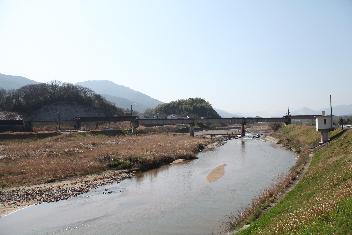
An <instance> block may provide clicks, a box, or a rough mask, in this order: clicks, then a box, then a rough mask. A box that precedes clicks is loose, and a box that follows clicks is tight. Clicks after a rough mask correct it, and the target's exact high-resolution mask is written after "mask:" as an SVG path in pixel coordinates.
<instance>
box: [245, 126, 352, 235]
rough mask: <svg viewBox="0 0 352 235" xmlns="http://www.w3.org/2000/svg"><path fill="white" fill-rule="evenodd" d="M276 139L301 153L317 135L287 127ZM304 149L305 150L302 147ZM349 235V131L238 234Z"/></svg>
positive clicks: (351, 151)
mask: <svg viewBox="0 0 352 235" xmlns="http://www.w3.org/2000/svg"><path fill="white" fill-rule="evenodd" d="M276 137H277V138H279V139H280V140H281V142H282V143H283V144H284V145H286V146H292V147H293V148H296V149H300V150H301V151H304V149H305V148H306V147H312V146H314V145H315V144H316V143H317V141H318V140H319V135H317V133H316V132H315V130H314V129H313V127H307V126H294V125H289V126H287V127H284V128H282V129H281V130H280V131H279V132H278V133H276ZM301 146H305V147H303V148H302V147H301ZM257 233H258V234H317V233H319V234H352V131H347V132H346V133H344V134H343V135H342V136H340V137H339V138H338V139H336V141H333V142H332V143H330V144H329V145H328V146H325V147H323V148H321V149H320V150H318V151H317V152H316V153H315V154H314V157H313V159H312V162H311V165H310V167H309V169H308V171H307V173H306V174H305V175H304V177H303V178H302V180H301V181H300V182H299V183H298V184H297V185H296V187H295V188H294V189H293V190H292V191H290V192H289V193H288V194H287V195H286V196H285V197H284V198H283V199H282V200H281V201H279V203H278V204H277V205H276V206H274V207H273V208H271V209H270V210H269V211H268V212H267V213H265V214H263V215H262V216H261V217H260V218H259V219H258V220H257V221H255V222H254V223H253V224H252V225H251V226H250V227H249V228H248V229H246V230H244V231H242V232H240V234H257Z"/></svg>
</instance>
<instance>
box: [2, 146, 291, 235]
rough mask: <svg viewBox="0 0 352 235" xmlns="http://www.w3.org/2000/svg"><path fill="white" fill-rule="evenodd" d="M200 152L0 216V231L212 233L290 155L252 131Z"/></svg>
mask: <svg viewBox="0 0 352 235" xmlns="http://www.w3.org/2000/svg"><path fill="white" fill-rule="evenodd" d="M198 157H199V159H196V160H193V161H188V162H183V163H177V164H172V165H168V166H164V167H161V168H159V169H155V170H151V171H148V172H145V173H142V174H140V175H138V176H136V177H133V178H131V179H126V180H124V181H122V182H121V183H119V184H112V185H106V186H103V187H100V188H98V189H96V190H93V191H91V192H89V193H86V194H83V195H80V196H78V197H76V198H72V199H69V200H66V201H60V202H56V203H43V204H41V205H36V206H31V207H28V208H26V209H23V210H20V211H18V212H16V213H13V214H10V215H8V216H5V217H3V218H1V219H0V234H214V233H215V234H216V233H219V232H220V231H222V230H223V228H224V224H226V223H225V222H226V221H228V220H229V216H231V215H233V214H236V213H238V211H240V210H242V209H243V208H245V207H247V206H248V205H249V203H250V202H251V200H252V199H253V198H255V197H256V196H258V195H259V194H260V192H262V191H263V190H264V189H265V188H267V187H268V186H270V185H271V184H273V183H274V182H275V180H277V178H278V176H279V175H282V174H285V173H287V172H288V170H289V169H290V168H291V167H292V166H293V165H294V164H295V161H296V157H295V155H294V154H293V153H291V152H289V151H287V150H284V149H282V148H279V147H278V146H276V145H273V144H271V143H269V142H264V141H262V140H256V139H255V140H254V139H253V140H252V139H238V140H230V141H228V142H227V143H226V144H225V145H223V146H221V147H219V148H217V149H216V150H214V151H208V152H204V153H200V154H199V155H198Z"/></svg>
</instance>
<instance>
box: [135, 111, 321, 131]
mask: <svg viewBox="0 0 352 235" xmlns="http://www.w3.org/2000/svg"><path fill="white" fill-rule="evenodd" d="M318 116H320V115H286V116H283V117H270V118H264V117H233V118H201V119H193V118H188V119H181V118H179V119H160V118H159V119H138V118H137V119H135V122H137V123H138V125H143V126H164V125H177V124H185V125H190V133H191V135H194V133H192V132H193V130H192V129H193V127H194V126H195V125H196V124H197V123H222V124H226V125H232V124H240V125H241V136H244V135H245V133H246V131H245V125H246V124H252V123H285V124H291V122H292V120H315V118H316V117H318Z"/></svg>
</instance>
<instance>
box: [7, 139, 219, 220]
mask: <svg viewBox="0 0 352 235" xmlns="http://www.w3.org/2000/svg"><path fill="white" fill-rule="evenodd" d="M217 144H218V142H217V141H216V140H209V139H204V138H191V137H189V136H187V135H180V134H178V135H174V134H155V135H140V136H105V135H91V134H87V133H71V134H63V135H60V136H55V137H50V138H45V139H26V140H6V141H1V142H0V150H1V158H0V172H1V174H0V186H1V191H0V215H4V214H7V213H9V212H11V211H13V210H16V209H18V208H21V207H25V206H28V205H32V204H38V203H42V202H54V201H59V200H65V199H68V198H70V197H74V196H77V195H79V194H82V193H85V192H88V191H89V190H91V189H93V188H96V187H99V186H101V185H105V184H108V183H112V182H119V181H121V180H123V179H125V178H128V177H131V176H133V174H134V172H135V171H140V170H148V169H152V168H156V167H159V166H161V165H164V164H169V163H171V162H173V161H174V160H177V159H186V160H190V159H194V158H196V154H197V153H198V152H200V151H202V150H203V149H204V148H207V149H208V148H210V149H211V148H215V147H216V146H217ZM107 193H109V192H107Z"/></svg>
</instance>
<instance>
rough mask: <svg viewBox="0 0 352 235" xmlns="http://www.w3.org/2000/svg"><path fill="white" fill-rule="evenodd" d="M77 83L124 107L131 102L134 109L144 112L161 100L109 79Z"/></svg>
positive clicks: (128, 106)
mask: <svg viewBox="0 0 352 235" xmlns="http://www.w3.org/2000/svg"><path fill="white" fill-rule="evenodd" d="M77 85H80V86H84V87H87V88H89V89H91V90H93V91H95V92H97V93H99V94H101V95H103V96H104V97H105V98H106V99H107V100H109V101H110V102H113V103H115V104H116V105H118V106H119V107H122V108H128V109H129V108H130V106H131V104H132V105H133V106H134V110H136V111H139V112H144V111H145V110H146V109H147V108H155V107H156V106H158V105H159V104H162V102H161V101H159V100H156V99H154V98H152V97H150V96H148V95H146V94H143V93H142V92H139V91H136V90H133V89H131V88H128V87H126V86H122V85H118V84H116V83H114V82H111V81H108V80H90V81H85V82H79V83H77Z"/></svg>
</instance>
